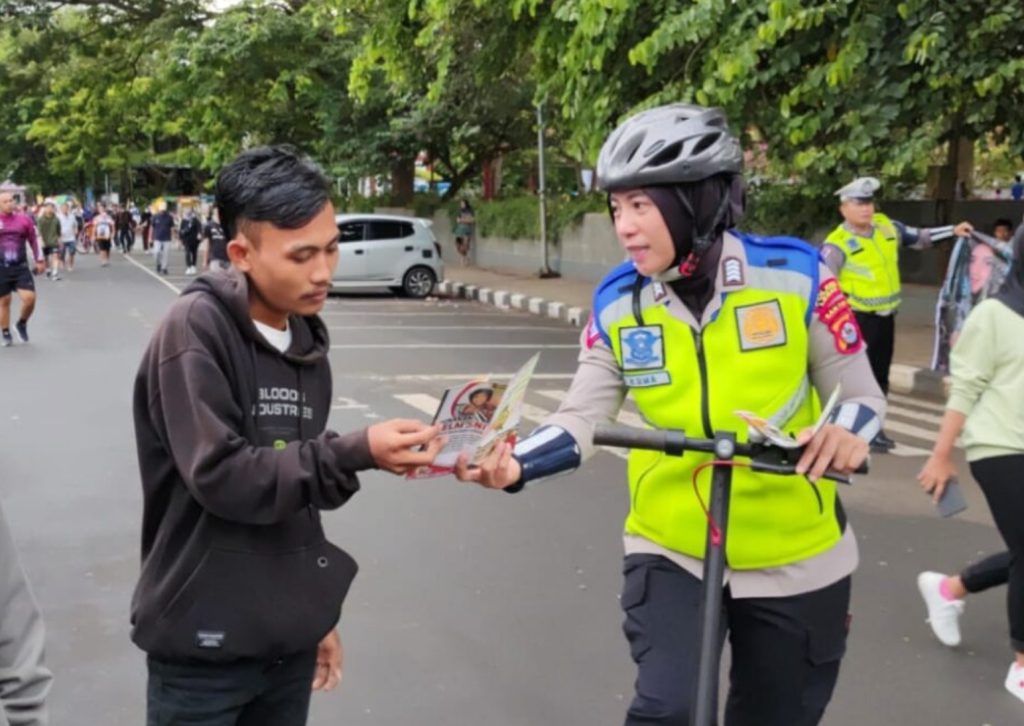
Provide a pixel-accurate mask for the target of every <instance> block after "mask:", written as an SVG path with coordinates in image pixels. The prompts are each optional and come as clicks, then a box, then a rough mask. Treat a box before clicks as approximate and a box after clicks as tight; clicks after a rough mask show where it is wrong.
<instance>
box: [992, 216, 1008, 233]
mask: <svg viewBox="0 0 1024 726" xmlns="http://www.w3.org/2000/svg"><path fill="white" fill-rule="evenodd" d="M999 227H1006V228H1007V229H1008V230H1010V231H1011V232H1012V231H1013V222H1011V221H1010V220H1009V219H1007V218H1006V217H1000V218H999V219H997V220H996V221H995V222H993V223H992V231H993V232H995V231H996V229H998V228H999Z"/></svg>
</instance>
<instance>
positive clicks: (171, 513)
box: [132, 147, 441, 726]
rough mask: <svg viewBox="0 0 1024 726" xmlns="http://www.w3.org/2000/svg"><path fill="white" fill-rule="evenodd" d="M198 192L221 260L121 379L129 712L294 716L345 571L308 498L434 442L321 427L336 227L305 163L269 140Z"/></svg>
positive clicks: (317, 661) (322, 496)
mask: <svg viewBox="0 0 1024 726" xmlns="http://www.w3.org/2000/svg"><path fill="white" fill-rule="evenodd" d="M216 191H217V200H218V207H219V211H220V218H221V221H222V223H223V225H224V228H225V232H226V234H227V236H228V238H229V239H230V240H231V242H230V243H229V246H228V250H229V254H230V256H231V260H232V263H233V268H232V269H229V270H218V271H215V272H211V273H209V274H206V275H203V276H201V277H200V278H199V279H197V280H196V281H195V283H194V284H192V285H191V286H190V287H189V288H188V289H186V290H185V292H184V293H183V294H182V296H181V297H180V298H179V299H178V300H177V302H175V304H174V305H173V306H172V308H171V310H170V312H169V314H168V315H167V317H166V318H165V319H164V321H163V323H162V324H161V325H160V328H159V329H158V330H157V331H156V333H155V334H154V336H153V339H152V341H151V342H150V345H149V348H148V349H147V351H146V354H145V357H144V358H143V360H142V365H141V367H140V370H139V374H138V378H137V379H136V384H135V397H134V417H135V429H136V439H137V445H138V454H139V465H140V469H141V473H142V484H143V493H144V513H143V523H142V572H141V575H140V578H139V582H138V585H137V586H136V589H135V594H134V596H133V599H132V626H133V628H132V639H133V640H134V641H135V643H136V644H137V645H138V646H139V647H140V648H142V649H143V650H144V651H146V652H147V653H148V659H147V665H148V668H149V685H148V698H147V713H148V721H147V723H148V725H149V726H158V725H160V726H162V725H164V724H168V725H169V724H179V723H189V724H193V725H202V726H228V725H229V724H230V725H231V726H263V725H266V726H292V725H298V724H305V723H306V715H307V711H308V708H309V696H310V688H311V687H312V688H313V689H319V688H326V689H330V688H333V687H334V686H335V685H336V684H337V682H338V680H339V679H340V676H341V643H340V640H339V638H338V635H337V633H336V632H335V630H334V626H335V624H336V623H337V621H338V618H339V614H340V608H341V603H342V600H343V599H344V597H345V594H346V592H347V591H348V587H349V584H350V582H351V580H352V578H353V577H354V575H355V572H356V564H355V562H354V561H353V560H352V558H350V557H349V556H348V555H347V554H346V553H345V552H343V551H342V550H340V549H338V548H337V547H335V546H334V545H332V544H331V543H329V542H328V541H327V540H326V538H325V536H324V532H323V529H322V527H321V524H320V514H319V511H320V510H322V509H335V508H337V507H340V506H341V505H342V504H344V503H345V502H346V501H347V500H348V498H349V497H350V496H352V494H354V493H355V492H356V491H357V490H358V489H359V481H358V479H357V478H356V472H358V471H362V470H366V469H372V468H380V469H386V470H388V471H391V472H394V473H404V472H405V471H407V470H408V469H410V468H412V467H415V466H419V465H422V464H427V463H430V462H431V461H432V460H433V458H434V456H436V454H437V451H438V450H439V448H440V445H441V441H440V439H439V438H438V435H437V434H438V432H437V429H436V428H435V427H430V426H427V425H426V424H423V423H421V422H419V421H412V420H394V421H388V422H385V423H381V424H375V425H374V426H371V427H369V428H368V429H365V430H363V431H356V432H353V433H350V434H346V435H338V434H337V433H335V432H333V431H328V430H326V428H325V427H326V423H327V418H328V415H329V413H330V408H331V369H330V364H329V362H328V358H327V353H328V351H329V349H330V345H329V341H328V337H327V329H326V327H325V326H324V324H323V322H322V321H321V320H320V318H319V317H317V313H318V312H319V311H320V309H321V308H322V307H323V304H324V301H325V300H326V298H327V291H328V289H329V287H330V281H331V277H332V274H333V271H334V267H335V265H336V264H337V261H338V230H337V227H336V226H335V223H334V208H333V206H332V205H331V203H330V200H329V197H328V192H329V183H328V181H327V179H326V178H325V177H324V176H323V174H322V173H321V172H320V170H319V169H318V168H317V167H316V166H315V165H314V164H313V163H312V162H311V161H309V160H308V159H306V158H305V157H302V156H299V155H298V154H297V153H296V152H295V151H294V150H292V149H289V148H287V147H270V148H260V149H253V150H250V151H247V152H245V153H243V154H242V155H241V156H239V157H238V158H237V159H236V160H235V161H233V162H232V163H231V164H229V165H228V166H227V167H225V168H224V169H223V170H222V171H221V174H220V176H219V177H218V180H217V190H216ZM422 445H426V449H425V450H424V451H418V450H417V449H418V448H419V447H421V446H422Z"/></svg>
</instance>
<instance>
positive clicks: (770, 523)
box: [595, 235, 842, 569]
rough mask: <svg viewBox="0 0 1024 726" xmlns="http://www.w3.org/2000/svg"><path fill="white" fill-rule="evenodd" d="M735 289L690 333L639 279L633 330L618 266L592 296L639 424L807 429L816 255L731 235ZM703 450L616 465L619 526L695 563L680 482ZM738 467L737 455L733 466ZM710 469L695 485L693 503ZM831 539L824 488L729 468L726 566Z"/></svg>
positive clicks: (687, 487) (796, 555)
mask: <svg viewBox="0 0 1024 726" xmlns="http://www.w3.org/2000/svg"><path fill="white" fill-rule="evenodd" d="M741 240H742V241H743V245H744V249H745V252H746V254H747V266H746V268H745V270H744V276H745V285H744V286H743V287H742V288H741V289H736V290H734V291H728V288H725V290H726V291H725V292H724V295H723V302H722V306H721V308H720V309H719V310H718V312H717V314H716V315H715V316H714V317H713V319H712V320H711V321H710V322H709V323H708V324H707V325H706V326H705V327H704V328H703V330H700V331H697V330H694V329H692V328H691V327H690V326H689V325H688V324H687V323H685V322H683V321H681V320H679V319H677V318H676V317H674V316H673V315H672V314H670V312H669V310H668V309H667V308H666V307H665V304H664V303H665V299H661V300H659V299H658V297H659V293H658V292H657V291H658V290H659V289H660V288H659V286H658V285H657V284H651V282H650V280H644V281H643V282H642V284H643V285H644V286H643V288H642V291H641V293H640V294H639V300H638V302H639V305H640V308H641V316H642V318H643V321H642V322H643V325H638V322H637V320H636V318H635V317H634V312H633V295H634V293H633V288H634V287H635V286H636V279H637V273H636V271H635V270H634V269H633V267H632V265H631V264H629V263H625V264H624V265H622V266H620V267H619V268H617V269H616V270H615V271H613V272H612V274H611V275H609V276H608V277H607V278H606V279H605V281H604V282H603V283H602V285H601V287H599V288H598V292H597V294H596V295H595V311H596V312H595V320H596V321H597V323H598V328H599V330H600V332H601V334H602V337H603V338H604V339H605V342H606V343H608V344H609V345H610V346H611V348H612V351H613V352H614V354H615V359H616V361H617V362H618V364H619V367H620V368H621V370H622V372H623V379H624V381H625V382H626V385H627V386H629V387H630V394H631V395H632V397H633V399H634V400H635V402H636V405H637V407H638V408H639V410H640V412H641V414H642V415H643V417H644V418H645V419H646V420H647V422H649V423H650V424H651V425H652V426H655V427H658V428H668V429H681V430H683V431H685V432H687V434H689V435H690V436H695V437H708V438H710V437H711V436H712V435H713V433H714V432H715V431H734V432H736V433H737V438H738V439H739V440H740V441H747V440H748V435H747V427H746V424H745V423H744V422H743V421H742V420H741V419H740V418H739V417H737V416H736V415H735V413H734V412H735V411H736V410H746V411H751V412H754V413H757V414H759V415H763V416H766V417H770V418H772V420H773V422H774V423H776V425H778V426H780V428H783V430H785V431H790V432H793V433H797V432H799V431H800V430H801V429H803V428H804V427H806V426H811V425H813V424H814V422H815V420H816V419H817V416H818V414H819V412H820V403H819V401H818V398H817V395H816V393H815V392H814V389H813V387H812V386H811V385H810V382H809V379H808V372H807V361H808V326H809V324H810V320H811V316H812V315H813V314H814V305H815V299H816V293H817V291H818V267H817V265H818V255H817V252H816V251H815V250H814V249H813V248H812V247H810V246H809V245H807V244H806V243H803V242H800V241H798V240H788V239H780V238H775V239H772V240H761V239H760V238H755V237H750V236H745V235H744V236H741ZM711 458H712V457H711V455H710V454H700V453H689V452H688V453H686V454H685V455H684V456H683V457H672V456H667V455H665V454H662V453H659V452H652V451H642V450H634V451H632V452H630V455H629V464H628V476H629V490H630V511H629V516H628V518H627V519H626V531H627V532H628V533H630V534H636V535H640V536H642V537H645V538H647V539H648V540H651V541H653V542H656V543H658V544H660V545H662V546H664V547H667V548H668V549H671V550H675V551H677V552H681V553H683V554H686V555H689V556H691V557H696V558H701V559H702V558H703V557H704V553H705V546H706V532H707V517H706V515H705V513H704V511H703V509H702V507H701V503H700V501H698V498H697V496H696V494H695V492H694V488H693V485H692V477H693V473H694V470H695V469H696V467H697V466H699V465H700V464H702V463H704V462H707V461H710V460H711ZM738 461H742V460H738ZM710 486H711V471H710V469H706V470H705V471H703V472H702V473H701V475H700V477H699V479H698V489H699V491H700V496H701V499H702V500H703V502H704V503H705V504H707V503H708V501H709V494H710ZM841 534H842V531H841V526H840V524H839V519H838V517H837V513H836V489H835V485H834V484H833V483H831V482H827V481H825V480H822V481H819V482H818V483H817V484H816V485H814V486H812V485H811V484H810V483H809V482H808V481H807V480H806V479H805V478H804V477H799V476H779V475H773V474H764V473H755V472H752V471H750V470H749V469H746V468H736V469H734V470H733V485H732V496H731V499H730V504H729V523H728V533H727V537H726V559H727V562H728V563H729V565H730V566H731V567H733V568H735V569H760V568H767V567H778V566H782V565H786V564H790V563H793V562H798V561H800V560H804V559H807V558H809V557H812V556H814V555H816V554H819V553H821V552H824V551H826V550H828V549H830V548H831V547H832V546H834V545H835V543H836V542H837V541H838V540H839V538H840V536H841Z"/></svg>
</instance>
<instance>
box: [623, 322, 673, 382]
mask: <svg viewBox="0 0 1024 726" xmlns="http://www.w3.org/2000/svg"><path fill="white" fill-rule="evenodd" d="M619 345H620V346H621V349H622V370H624V371H640V370H646V369H648V368H664V367H665V341H664V338H663V336H662V329H661V326H660V325H641V326H634V327H631V328H620V329H619Z"/></svg>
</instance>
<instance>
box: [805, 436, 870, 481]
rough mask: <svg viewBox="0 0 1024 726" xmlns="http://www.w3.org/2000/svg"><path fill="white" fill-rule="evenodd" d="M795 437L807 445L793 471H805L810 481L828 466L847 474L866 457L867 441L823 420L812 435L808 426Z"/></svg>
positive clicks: (816, 478) (818, 476) (814, 479)
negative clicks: (823, 422)
mask: <svg viewBox="0 0 1024 726" xmlns="http://www.w3.org/2000/svg"><path fill="white" fill-rule="evenodd" d="M797 440H798V441H800V443H801V444H806V448H805V449H804V455H803V456H801V457H800V461H798V462H797V464H796V473H797V474H806V475H807V478H808V479H810V480H811V481H817V480H818V479H820V478H821V477H822V475H823V474H824V473H825V471H826V470H828V469H833V470H835V471H838V472H840V473H842V474H850V473H852V472H853V471H854V470H856V469H857V467H859V466H860V465H861V464H863V463H864V460H865V459H866V458H868V442H867V441H865V440H864V439H862V438H861V437H860V436H857V434H854V433H851V432H850V431H847V430H846V429H844V428H842V427H840V426H836V425H835V424H825V425H824V426H822V427H821V430H820V431H818V433H816V434H814V436H813V437H812V436H811V429H804V430H803V431H802V432H801V433H800V435H799V436H798V437H797Z"/></svg>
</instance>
